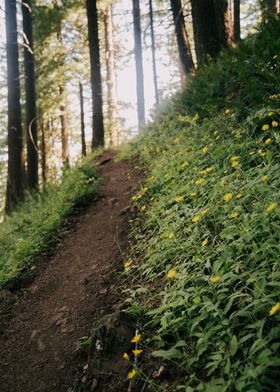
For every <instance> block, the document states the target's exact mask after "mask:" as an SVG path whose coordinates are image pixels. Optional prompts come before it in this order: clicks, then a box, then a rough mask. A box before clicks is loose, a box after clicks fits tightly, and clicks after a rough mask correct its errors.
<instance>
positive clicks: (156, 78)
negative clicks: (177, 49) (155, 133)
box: [149, 0, 159, 105]
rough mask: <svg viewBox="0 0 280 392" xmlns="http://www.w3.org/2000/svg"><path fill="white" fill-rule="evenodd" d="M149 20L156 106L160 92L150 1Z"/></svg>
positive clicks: (151, 2)
mask: <svg viewBox="0 0 280 392" xmlns="http://www.w3.org/2000/svg"><path fill="white" fill-rule="evenodd" d="M149 18H150V31H151V50H152V59H153V78H154V88H155V99H156V105H158V104H159V92H158V77H157V63H156V45H155V32H154V15H153V1H152V0H149Z"/></svg>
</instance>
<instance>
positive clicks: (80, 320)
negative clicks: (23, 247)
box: [0, 152, 137, 392]
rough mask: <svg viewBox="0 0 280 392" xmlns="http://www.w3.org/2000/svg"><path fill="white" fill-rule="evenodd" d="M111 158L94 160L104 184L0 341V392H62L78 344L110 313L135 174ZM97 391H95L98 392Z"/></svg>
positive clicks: (16, 309) (18, 307) (20, 303)
mask: <svg viewBox="0 0 280 392" xmlns="http://www.w3.org/2000/svg"><path fill="white" fill-rule="evenodd" d="M114 157H115V153H114V152H107V153H105V154H103V155H102V156H101V157H100V158H99V170H100V172H101V174H102V176H104V177H105V179H104V181H103V182H102V183H101V186H100V188H99V190H98V192H97V201H95V202H94V203H93V204H92V205H91V206H90V207H88V208H87V209H86V210H85V211H84V213H83V214H82V215H81V217H80V218H79V221H78V223H77V224H76V225H75V228H74V229H73V230H71V231H70V232H69V233H68V234H67V236H66V237H65V239H64V241H63V242H62V244H61V246H60V247H59V249H58V251H57V253H56V255H55V256H54V257H52V258H51V260H49V261H48V264H47V266H46V268H44V269H42V271H41V272H40V273H39V274H38V276H37V277H36V278H35V279H34V281H33V282H32V283H31V284H30V286H29V287H27V288H26V290H25V293H24V296H23V298H22V299H20V300H18V301H17V303H16V305H15V306H14V308H13V310H12V314H11V317H10V318H9V320H8V321H7V322H6V324H5V325H4V328H3V327H2V331H1V332H2V336H1V339H0V391H1V392H39V391H40V392H66V391H67V389H68V388H69V387H70V386H71V385H73V379H74V374H73V373H74V370H75V367H76V365H77V363H76V362H77V358H76V355H75V354H74V350H75V348H76V345H77V341H78V340H79V339H80V338H81V337H84V336H87V335H89V334H90V330H91V327H92V323H93V321H94V320H96V319H98V317H100V316H102V315H104V314H106V313H107V312H108V313H110V311H112V310H114V306H115V304H116V303H117V298H115V295H114V296H113V297H112V292H113V290H114V288H115V287H116V285H117V284H118V275H117V271H120V269H121V265H122V262H123V253H124V252H125V251H126V249H127V246H128V238H127V235H128V213H127V212H128V210H129V205H130V198H131V193H132V190H133V189H134V187H135V185H136V183H137V173H136V170H135V169H134V168H133V165H132V164H131V163H128V162H114V161H113V159H114ZM95 390H99V388H97V389H95Z"/></svg>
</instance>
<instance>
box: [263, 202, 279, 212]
mask: <svg viewBox="0 0 280 392" xmlns="http://www.w3.org/2000/svg"><path fill="white" fill-rule="evenodd" d="M276 207H277V203H270V204H269V205H268V206H267V207H266V209H265V210H266V211H267V212H272V211H273V210H275V208H276Z"/></svg>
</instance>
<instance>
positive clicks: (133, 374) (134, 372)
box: [127, 369, 137, 379]
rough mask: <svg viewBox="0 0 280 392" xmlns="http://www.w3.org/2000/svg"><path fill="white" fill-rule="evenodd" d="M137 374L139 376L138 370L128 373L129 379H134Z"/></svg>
mask: <svg viewBox="0 0 280 392" xmlns="http://www.w3.org/2000/svg"><path fill="white" fill-rule="evenodd" d="M136 374H137V372H136V370H135V369H132V370H131V372H129V373H128V375H127V378H128V379H131V378H134V377H135V376H136Z"/></svg>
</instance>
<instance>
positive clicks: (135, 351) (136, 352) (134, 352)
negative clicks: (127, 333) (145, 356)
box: [132, 349, 143, 357]
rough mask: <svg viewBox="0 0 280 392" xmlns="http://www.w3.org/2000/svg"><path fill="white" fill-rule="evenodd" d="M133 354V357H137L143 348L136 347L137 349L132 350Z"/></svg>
mask: <svg viewBox="0 0 280 392" xmlns="http://www.w3.org/2000/svg"><path fill="white" fill-rule="evenodd" d="M132 352H133V354H134V355H135V357H137V355H140V354H141V353H142V352H143V350H140V349H137V350H132Z"/></svg>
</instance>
